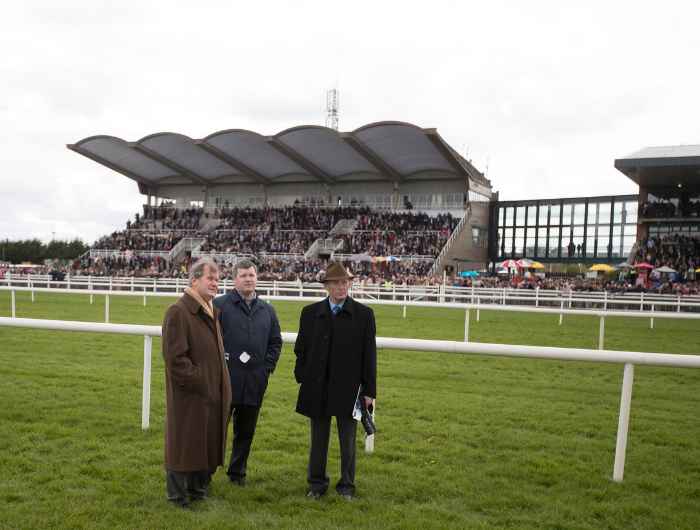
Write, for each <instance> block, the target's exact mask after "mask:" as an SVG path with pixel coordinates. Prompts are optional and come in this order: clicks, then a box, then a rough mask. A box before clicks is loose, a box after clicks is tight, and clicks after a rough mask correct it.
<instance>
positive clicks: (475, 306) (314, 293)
mask: <svg viewBox="0 0 700 530" xmlns="http://www.w3.org/2000/svg"><path fill="white" fill-rule="evenodd" d="M2 291H10V315H11V316H12V317H16V316H17V297H16V294H15V293H16V292H30V294H31V300H32V302H34V301H35V299H36V293H51V294H83V295H89V297H90V298H89V300H90V304H92V303H94V297H95V295H99V296H104V297H105V298H104V315H105V317H104V321H105V323H109V320H110V297H111V296H127V297H134V296H137V297H142V298H143V305H144V306H146V305H147V300H148V298H151V297H157V298H162V297H166V298H171V297H174V296H179V295H180V292H177V291H171V292H160V291H156V292H152V291H146V290H145V289H144V290H143V291H141V292H138V291H136V290H134V291H131V290H112V291H104V290H96V289H63V288H48V287H5V286H0V292H2ZM221 292H222V294H223V292H224V291H223V289H222V290H221ZM268 292H273V293H274V292H275V289H274V288H273V289H268ZM277 292H279V289H278V291H277ZM263 293H264V291H263ZM352 294H353V297H354V298H355V296H356V295H360V296H362V294H363V291H362V290H361V289H357V288H354V289H353V292H352ZM324 296H325V290H324V289H323V288H322V287H321V286H318V287H309V286H305V288H304V290H303V292H302V293H301V294H299V293H295V295H294V296H284V295H275V294H272V295H269V296H268V295H265V296H264V298H265V299H266V300H269V301H288V302H300V301H303V302H313V301H316V300H320V299H321V298H322V297H324ZM404 298H405V300H391V299H383V298H381V297H380V298H359V297H358V298H355V299H356V300H357V301H358V302H362V303H364V304H368V305H387V306H400V307H402V308H403V318H406V317H407V308H409V307H428V308H443V309H458V310H462V311H464V341H465V342H468V341H469V333H470V325H471V324H470V322H471V312H472V311H474V312H475V313H476V321H477V322H479V321H480V319H481V311H482V310H484V311H487V310H488V311H496V312H509V313H539V314H547V315H558V316H559V325H560V326H561V325H562V324H563V321H564V315H576V316H592V317H598V319H599V326H598V348H599V349H601V350H602V349H603V347H604V345H605V319H606V318H610V317H629V318H648V319H649V327H650V329H654V320H655V319H679V320H700V312H693V313H690V312H678V311H656V310H655V306H656V305H661V306H662V307H663V304H664V302H660V301H657V302H655V303H652V304H651V311H639V310H634V311H631V310H628V311H615V310H611V309H568V308H567V302H568V300H567V299H565V298H559V299H557V301H558V302H559V307H558V308H555V307H541V306H533V305H499V304H498V303H493V302H492V300H493V299H492V298H491V297H489V296H486V297H485V301H484V302H482V299H481V297H480V296H478V295H477V296H476V301H475V302H474V303H470V302H466V301H465V302H442V303H441V302H432V301H422V300H415V299H414V300H412V301H410V300H408V297H407V296H404ZM443 298H444V299H452V298H458V299H460V298H461V299H464V300H469V298H470V297H469V296H463V297H462V296H460V297H453V296H452V295H449V296H448V295H446V296H444V297H443ZM552 300H554V299H552ZM673 307H676V306H675V305H673Z"/></svg>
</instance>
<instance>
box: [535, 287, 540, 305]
mask: <svg viewBox="0 0 700 530" xmlns="http://www.w3.org/2000/svg"><path fill="white" fill-rule="evenodd" d="M539 306H540V286H539V285H538V286H537V287H535V307H539Z"/></svg>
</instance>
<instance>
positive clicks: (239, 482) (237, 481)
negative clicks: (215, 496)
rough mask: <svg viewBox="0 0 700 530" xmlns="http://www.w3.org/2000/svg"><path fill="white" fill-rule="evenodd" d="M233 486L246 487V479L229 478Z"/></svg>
mask: <svg viewBox="0 0 700 530" xmlns="http://www.w3.org/2000/svg"><path fill="white" fill-rule="evenodd" d="M228 479H229V480H230V481H231V484H236V485H237V486H241V487H243V486H245V477H229V478H228Z"/></svg>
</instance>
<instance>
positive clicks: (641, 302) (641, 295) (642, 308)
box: [639, 292, 644, 311]
mask: <svg viewBox="0 0 700 530" xmlns="http://www.w3.org/2000/svg"><path fill="white" fill-rule="evenodd" d="M639 310H640V311H644V293H643V292H642V293H639Z"/></svg>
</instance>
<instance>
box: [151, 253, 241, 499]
mask: <svg viewBox="0 0 700 530" xmlns="http://www.w3.org/2000/svg"><path fill="white" fill-rule="evenodd" d="M218 286H219V269H218V266H217V265H216V263H215V262H214V261H213V260H211V259H209V258H203V259H200V260H199V261H197V262H196V263H195V264H194V265H192V268H191V269H190V287H188V288H187V289H186V290H185V294H184V295H183V296H182V297H181V298H180V299H179V300H178V301H177V302H176V303H175V304H173V305H172V306H170V307H169V308H168V311H167V312H166V313H165V319H164V320H163V357H164V359H165V391H166V429H165V470H166V482H167V493H168V500H169V501H171V502H173V503H175V504H177V505H179V506H183V507H185V506H187V505H188V503H189V502H190V501H191V500H198V499H203V498H205V497H206V496H207V491H208V486H209V483H210V482H211V476H212V474H213V473H214V472H215V471H216V468H217V467H218V466H221V465H223V463H224V450H225V447H226V431H227V427H228V421H229V415H230V410H231V382H230V379H229V375H228V369H227V367H226V361H225V360H224V347H223V343H222V340H221V329H220V326H219V319H218V310H217V309H216V308H214V307H213V305H212V299H213V298H214V296H216V294H217V291H218Z"/></svg>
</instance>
